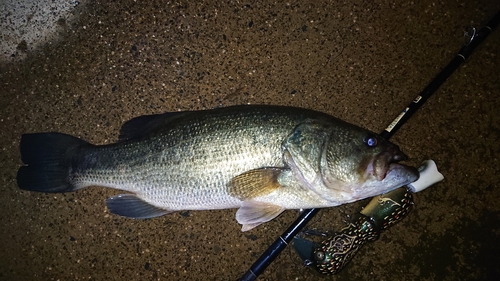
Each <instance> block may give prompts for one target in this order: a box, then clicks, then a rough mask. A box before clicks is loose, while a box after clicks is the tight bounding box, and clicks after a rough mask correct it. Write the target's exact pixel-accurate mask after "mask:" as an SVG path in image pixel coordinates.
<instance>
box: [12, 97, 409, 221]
mask: <svg viewBox="0 0 500 281" xmlns="http://www.w3.org/2000/svg"><path fill="white" fill-rule="evenodd" d="M20 148H21V158H22V160H23V162H24V163H25V165H24V166H22V167H21V168H20V169H19V171H18V175H17V181H18V186H19V187H20V188H21V189H24V190H30V191H40V192H69V191H75V190H78V189H81V188H84V187H87V186H104V187H110V188H115V189H120V190H124V191H127V192H129V193H127V194H122V195H117V196H114V197H111V198H108V199H107V206H108V208H109V209H110V211H111V212H112V213H115V214H118V215H122V216H126V217H132V218H151V217H156V216H160V215H164V214H167V213H170V212H174V211H180V210H210V209H226V208H239V210H238V211H237V213H236V219H237V220H238V222H239V223H241V224H242V225H243V228H242V230H243V231H246V230H249V229H252V228H253V227H255V226H257V225H259V224H261V223H263V222H266V221H269V220H271V219H273V218H275V217H276V216H278V215H279V214H280V213H281V212H283V211H284V210H286V209H300V208H321V207H331V206H337V205H340V204H344V203H349V202H353V201H356V200H360V199H364V198H367V197H371V196H375V195H378V194H381V193H385V192H388V191H390V190H393V189H395V188H398V187H400V186H402V185H405V184H408V183H410V182H413V181H415V180H416V179H417V178H418V173H417V171H416V169H414V168H412V167H407V166H404V165H401V164H397V163H396V162H398V161H400V160H404V159H405V158H406V156H405V155H404V154H403V153H402V152H401V151H400V150H399V148H398V147H397V146H396V145H394V144H392V143H390V142H388V141H386V140H384V139H382V138H381V137H380V136H378V135H376V134H375V133H372V132H369V131H367V130H365V129H362V128H360V127H357V126H355V125H352V124H349V123H346V122H344V121H341V120H339V119H336V118H334V117H332V116H330V115H327V114H324V113H320V112H316V111H312V110H306V109H300V108H293V107H280V106H235V107H226V108H218V109H212V110H205V111H188V112H175V113H165V114H159V115H150V116H141V117H137V118H134V119H132V120H130V121H128V122H126V123H125V124H124V125H123V127H122V129H121V131H120V138H119V141H118V142H117V143H114V144H109V145H92V144H89V143H87V142H85V141H83V140H81V139H78V138H76V137H73V136H69V135H65V134H60V133H37V134H25V135H23V136H22V138H21V144H20Z"/></svg>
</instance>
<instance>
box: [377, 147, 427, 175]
mask: <svg viewBox="0 0 500 281" xmlns="http://www.w3.org/2000/svg"><path fill="white" fill-rule="evenodd" d="M407 159H408V156H406V154H404V153H403V152H401V150H399V148H398V147H397V146H396V145H391V146H390V147H388V148H387V150H386V151H384V152H383V153H381V154H379V155H378V156H377V158H376V159H375V161H374V163H373V175H374V176H375V178H376V179H377V180H379V181H382V180H384V179H385V178H386V177H387V175H388V174H389V173H390V172H391V171H393V170H400V169H401V168H404V169H407V170H410V172H414V173H415V175H416V176H417V177H418V171H417V169H415V168H414V167H410V166H406V165H402V164H399V162H400V161H404V160H407ZM413 170H414V171H413Z"/></svg>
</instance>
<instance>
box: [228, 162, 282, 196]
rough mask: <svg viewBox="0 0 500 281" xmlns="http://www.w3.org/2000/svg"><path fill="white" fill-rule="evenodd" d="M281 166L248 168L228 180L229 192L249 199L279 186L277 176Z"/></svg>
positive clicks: (267, 192)
mask: <svg viewBox="0 0 500 281" xmlns="http://www.w3.org/2000/svg"><path fill="white" fill-rule="evenodd" d="M282 171H283V168H276V167H270V168H261V169H255V170H250V171H248V172H245V173H243V174H240V175H238V176H236V177H234V178H233V179H232V180H231V181H230V182H229V193H230V194H231V195H232V196H234V197H236V198H238V199H240V200H243V201H245V200H249V199H252V198H256V197H259V196H263V195H266V194H269V193H271V192H273V191H275V190H276V189H278V188H281V185H280V183H279V182H278V177H279V175H280V174H281V172H282Z"/></svg>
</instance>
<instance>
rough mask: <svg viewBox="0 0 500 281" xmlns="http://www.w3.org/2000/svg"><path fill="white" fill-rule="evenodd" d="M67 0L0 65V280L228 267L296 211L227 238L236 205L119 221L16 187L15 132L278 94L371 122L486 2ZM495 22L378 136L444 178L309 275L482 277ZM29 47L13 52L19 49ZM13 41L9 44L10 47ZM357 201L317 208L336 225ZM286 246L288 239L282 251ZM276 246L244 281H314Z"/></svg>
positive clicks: (452, 47)
mask: <svg viewBox="0 0 500 281" xmlns="http://www.w3.org/2000/svg"><path fill="white" fill-rule="evenodd" d="M210 2H223V1H205V2H196V1H180V2H170V3H167V2H162V1H137V2H136V1H128V0H123V1H93V0H90V1H82V3H81V4H80V5H79V6H78V7H77V8H76V9H75V11H74V13H75V16H76V20H66V19H61V20H59V21H58V24H59V25H60V28H59V33H60V39H59V40H55V41H51V42H49V43H47V44H45V45H44V46H42V47H41V48H40V49H38V50H37V51H33V52H29V53H28V54H24V55H26V56H27V58H26V59H25V60H22V61H18V62H3V63H2V64H0V82H1V83H0V95H1V100H0V129H1V130H0V134H1V138H0V148H1V152H0V170H1V173H0V175H1V179H0V180H1V183H2V186H1V187H0V198H1V200H2V201H1V204H0V213H1V216H0V218H1V225H0V226H1V229H0V250H1V252H2V254H1V255H0V279H2V280H84V279H85V280H235V279H237V278H238V277H239V276H240V275H241V274H243V273H244V272H245V271H246V270H247V269H248V268H249V266H250V265H251V264H252V263H253V262H254V261H255V259H256V258H257V257H258V256H259V255H260V254H261V253H262V252H263V251H264V250H265V249H266V248H267V247H268V245H269V244H270V243H272V241H274V239H276V238H277V237H278V236H279V235H280V234H281V233H282V232H283V231H284V230H285V229H286V228H287V227H288V226H289V224H290V223H292V222H293V220H294V219H295V218H296V216H297V212H296V211H287V212H285V213H284V214H283V215H281V216H280V217H279V218H277V219H275V220H273V221H271V222H269V223H266V224H264V225H262V226H259V227H258V228H256V229H254V230H252V231H250V232H245V233H242V232H241V231H240V225H239V224H238V223H237V222H236V221H235V219H234V214H235V210H220V211H191V212H184V213H174V214H171V215H166V216H164V217H161V218H155V219H150V220H132V219H126V218H121V217H118V216H115V215H112V214H109V212H108V211H107V209H106V206H105V198H106V197H108V196H111V195H112V194H118V193H119V191H116V190H110V189H104V188H100V187H91V188H88V189H84V190H80V191H78V192H75V193H68V194H43V193H30V192H24V191H21V190H19V189H18V188H17V185H16V180H15V177H16V171H17V169H18V167H19V166H20V165H21V164H22V163H21V160H20V155H19V148H18V145H19V139H20V136H21V134H22V133H28V132H45V131H57V132H64V133H67V134H72V135H76V136H78V137H81V138H83V139H85V140H87V141H90V142H92V143H95V144H105V143H111V142H114V141H116V139H117V136H118V131H119V128H120V126H121V124H122V123H123V122H125V121H126V120H129V119H131V118H133V117H136V116H139V115H144V114H153V113H162V112H166V111H177V110H192V109H208V108H214V107H218V106H229V105H236V104H247V103H248V104H277V105H293V106H300V107H305V108H311V109H315V110H319V111H323V112H327V113H329V114H332V115H334V116H336V117H339V118H342V119H344V120H346V121H349V122H352V123H354V124H357V125H360V126H363V127H365V128H368V129H371V130H373V131H376V132H380V131H381V130H382V129H383V128H385V126H386V125H387V124H389V122H390V121H391V120H392V119H393V118H394V117H395V116H396V115H397V114H398V113H399V112H400V111H401V110H402V109H403V108H404V106H405V105H406V104H408V103H409V102H410V101H411V100H412V99H413V98H414V97H415V96H416V95H417V94H418V93H419V92H420V91H421V90H422V89H423V88H424V87H425V86H426V85H427V83H428V82H430V81H431V80H432V79H433V77H434V76H435V75H436V74H437V73H438V72H439V71H440V70H441V69H442V68H443V67H444V66H445V65H446V64H447V63H448V62H449V61H450V60H451V59H452V58H453V57H454V56H455V54H456V53H457V52H458V50H459V49H460V47H461V45H462V43H463V32H464V28H465V27H466V26H469V25H473V26H476V27H482V25H483V24H484V23H486V22H487V21H488V20H489V19H490V18H491V17H492V16H493V15H494V14H495V13H496V12H497V11H498V10H499V9H500V3H499V2H498V1H491V0H482V1H454V0H444V1H437V2H436V1H429V0H425V1H414V2H410V1H394V2H390V1H356V0H355V1H344V2H342V1H294V2H288V3H281V2H279V3H266V2H264V1H257V2H254V1H250V2H239V1H224V3H220V4H211V3H210ZM499 43H500V31H498V30H497V31H496V32H494V33H493V34H492V35H491V36H490V37H489V38H488V39H487V40H486V41H485V42H484V43H483V44H482V45H481V46H480V47H479V48H478V49H477V50H476V52H475V53H474V54H473V55H472V56H471V57H470V58H469V60H468V61H467V63H465V64H464V65H462V66H461V67H460V69H458V70H457V71H456V72H455V73H454V74H453V76H452V77H451V78H450V79H449V80H448V81H447V82H446V83H445V84H444V85H443V86H442V87H441V88H440V89H439V90H438V91H437V92H436V93H435V95H434V96H433V97H432V98H431V99H430V100H429V101H428V103H427V104H426V105H425V106H424V107H423V108H422V109H421V110H420V111H419V112H417V114H416V115H415V116H414V117H412V119H411V120H410V121H409V122H408V123H407V124H405V126H404V127H403V128H402V129H401V130H400V131H399V132H398V133H397V134H396V135H395V136H394V137H393V139H392V140H393V141H394V142H395V143H397V144H398V145H400V147H401V148H402V150H403V151H405V152H406V154H408V155H409V156H410V157H411V159H410V160H409V161H407V163H409V164H412V165H415V166H418V165H419V164H420V163H421V162H422V161H423V160H425V159H434V160H435V161H436V163H437V165H438V167H439V169H440V170H441V172H442V173H443V174H444V176H445V180H444V181H443V182H441V183H439V184H437V185H435V186H433V187H431V188H429V189H428V190H425V191H423V192H421V193H418V194H416V195H415V201H416V206H415V209H414V210H413V211H412V212H411V213H410V215H409V216H408V217H407V218H406V219H405V220H403V221H402V222H401V223H400V224H398V225H396V226H394V227H393V228H391V229H389V230H388V231H386V232H385V233H383V234H382V237H381V239H379V240H378V241H376V242H374V243H370V244H368V245H366V246H365V247H364V248H362V250H361V251H360V252H359V254H358V255H357V256H356V257H355V258H354V259H353V261H352V262H351V264H350V265H349V266H348V267H347V268H346V269H345V270H344V271H343V272H341V273H340V274H339V275H337V276H334V277H326V278H325V279H324V280H499V278H500V270H499V267H498V265H499V264H500V258H499V255H498V253H499V252H500V246H499V242H498V241H499V238H500V226H499V221H500V204H499V203H498V202H499V199H500V190H499V188H500V186H499V181H500V176H499V174H498V173H499V171H498V170H499V168H498V167H500V161H499V160H498V154H499V152H500V148H499V147H500V145H499V141H500V123H499V119H500V117H499V107H500V98H499V90H500V74H499V73H500V58H499V51H498V50H499ZM28 49H29V48H28ZM26 50H27V48H20V49H19V50H18V51H19V52H27V51H26ZM366 203H367V201H362V202H357V203H354V204H349V205H345V206H340V207H337V208H330V209H327V210H322V211H321V212H320V214H319V215H318V216H317V217H315V218H314V220H313V221H312V223H311V224H310V227H311V228H318V229H321V230H325V231H326V230H328V231H334V230H340V229H341V228H342V227H344V226H345V225H346V222H347V221H348V220H349V218H348V216H349V215H352V214H354V213H356V212H357V211H359V210H360V209H361V207H362V206H364V205H365V204H366ZM289 248H291V247H289ZM320 278H322V276H319V275H317V274H315V273H314V272H313V271H312V270H311V269H309V268H304V267H303V266H302V265H301V264H300V260H299V259H298V257H297V255H296V254H295V253H294V252H292V251H290V250H289V249H286V250H285V251H284V252H283V253H282V254H281V255H280V257H279V258H278V259H277V260H276V261H275V262H273V263H272V264H271V266H270V267H269V268H268V270H267V271H266V272H265V273H264V274H263V275H262V276H261V279H260V280H314V279H316V280H321V279H320Z"/></svg>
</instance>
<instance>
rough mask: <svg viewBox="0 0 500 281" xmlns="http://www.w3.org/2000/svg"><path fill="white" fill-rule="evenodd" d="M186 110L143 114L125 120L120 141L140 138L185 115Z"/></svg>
mask: <svg viewBox="0 0 500 281" xmlns="http://www.w3.org/2000/svg"><path fill="white" fill-rule="evenodd" d="M185 113H186V112H167V113H163V114H153V115H143V116H139V117H135V118H132V119H130V120H129V121H127V122H125V123H124V124H123V126H122V128H121V129H120V136H119V139H118V141H119V142H121V141H126V140H130V139H135V138H140V137H142V136H144V135H146V134H148V133H150V132H153V131H155V130H156V129H158V128H159V127H161V126H162V125H165V124H167V123H169V122H170V121H171V120H173V119H176V117H178V116H181V115H184V114H185Z"/></svg>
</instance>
